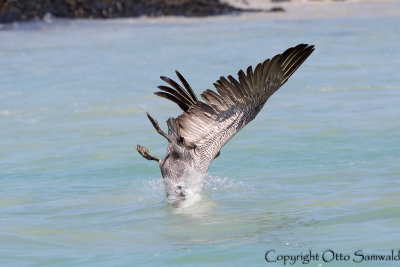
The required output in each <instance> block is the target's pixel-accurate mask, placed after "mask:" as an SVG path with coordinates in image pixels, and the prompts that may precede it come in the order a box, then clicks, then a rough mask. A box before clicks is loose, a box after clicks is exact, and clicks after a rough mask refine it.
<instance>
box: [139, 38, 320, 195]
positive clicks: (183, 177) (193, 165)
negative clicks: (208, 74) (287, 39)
mask: <svg viewBox="0 0 400 267" xmlns="http://www.w3.org/2000/svg"><path fill="white" fill-rule="evenodd" d="M313 50H314V46H309V45H306V44H300V45H298V46H296V47H292V48H289V49H287V50H286V51H285V52H284V53H282V54H279V55H276V56H275V57H273V58H272V59H267V60H265V61H264V62H263V63H260V64H258V65H257V66H256V67H255V69H254V71H253V69H252V67H251V66H250V67H248V68H247V70H246V73H245V72H244V71H242V70H241V71H239V72H238V79H235V78H233V77H232V76H228V78H225V77H220V79H219V80H218V81H217V82H216V83H214V86H215V88H216V90H217V92H214V91H212V90H209V89H207V90H205V91H204V92H203V93H202V94H201V97H202V99H203V100H204V102H203V101H199V100H198V99H197V97H196V95H195V94H194V92H193V90H192V88H191V87H190V85H189V84H188V83H187V81H186V80H185V79H184V78H183V76H182V75H181V74H180V73H179V72H176V73H177V76H178V78H179V80H180V81H181V83H182V85H183V87H182V86H180V85H179V84H178V83H176V82H175V81H173V80H171V79H169V78H166V77H163V76H162V77H161V79H162V80H164V81H165V82H166V83H168V84H169V85H170V86H171V87H167V86H159V87H158V88H159V89H160V90H161V91H160V92H156V93H155V94H156V95H158V96H161V97H164V98H167V99H169V100H171V101H173V102H174V103H176V104H177V105H178V106H179V107H180V108H181V109H182V110H183V114H181V115H180V116H178V117H177V118H170V119H168V121H167V125H168V134H166V133H164V132H163V131H162V130H161V128H160V126H159V125H158V123H157V121H155V120H154V119H153V118H152V117H151V116H150V115H149V114H147V115H148V117H149V119H150V121H151V122H152V124H153V126H154V127H155V128H156V130H157V131H158V132H159V133H160V134H161V135H163V136H164V137H165V138H167V140H168V148H167V153H166V156H165V158H164V159H163V160H160V159H158V158H155V157H152V156H150V155H149V153H148V151H147V149H146V148H144V147H142V146H140V145H138V147H137V149H138V151H139V153H140V154H142V156H144V157H145V158H147V159H153V160H157V161H159V163H160V169H161V173H162V175H163V177H164V179H165V180H166V181H167V195H175V196H177V197H181V198H184V197H185V188H184V187H185V185H182V184H180V182H181V181H188V180H190V177H187V176H190V175H191V173H193V175H194V173H196V175H205V174H206V172H207V170H208V168H209V166H210V164H211V162H212V161H213V160H214V158H215V157H217V156H218V155H219V152H220V150H221V148H222V147H223V146H224V145H225V144H226V143H227V142H228V141H229V140H230V139H231V138H232V137H233V136H234V135H235V134H236V133H238V132H239V131H240V130H241V129H242V128H243V127H244V126H246V125H247V124H248V123H249V122H250V121H252V120H253V119H254V118H255V117H256V116H257V114H258V113H259V112H260V110H261V109H262V107H263V106H264V104H265V102H266V101H267V100H268V98H269V97H270V96H271V95H272V94H273V93H274V92H276V91H277V90H278V89H279V88H280V87H281V86H282V85H283V84H284V83H285V82H286V81H287V80H288V79H289V77H290V76H291V75H292V74H293V73H294V72H295V71H296V70H297V68H298V67H300V65H301V64H302V63H303V62H304V61H305V60H306V59H307V57H308V56H309V55H310V54H311V53H312V52H313ZM144 150H146V151H144Z"/></svg>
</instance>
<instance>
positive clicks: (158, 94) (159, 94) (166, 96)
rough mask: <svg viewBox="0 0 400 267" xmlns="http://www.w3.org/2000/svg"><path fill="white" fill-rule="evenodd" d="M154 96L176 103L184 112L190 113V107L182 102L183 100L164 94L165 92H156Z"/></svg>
mask: <svg viewBox="0 0 400 267" xmlns="http://www.w3.org/2000/svg"><path fill="white" fill-rule="evenodd" d="M154 94H155V95H157V96H160V97H163V98H166V99H168V100H170V101H172V102H174V103H176V104H177V105H178V106H179V107H180V108H181V109H182V110H183V111H188V109H189V106H188V105H187V104H186V103H184V102H182V101H181V100H179V99H178V98H176V97H175V96H174V95H171V94H168V93H164V92H154Z"/></svg>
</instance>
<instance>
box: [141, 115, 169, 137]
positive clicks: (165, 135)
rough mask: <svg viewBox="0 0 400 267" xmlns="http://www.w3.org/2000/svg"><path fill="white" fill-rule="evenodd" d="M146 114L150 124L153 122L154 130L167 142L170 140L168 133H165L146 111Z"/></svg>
mask: <svg viewBox="0 0 400 267" xmlns="http://www.w3.org/2000/svg"><path fill="white" fill-rule="evenodd" d="M146 114H147V118H149V120H150V122H151V124H153V127H154V128H155V129H156V131H157V132H158V133H159V134H161V135H162V136H164V137H165V138H166V139H167V140H168V142H171V138H170V137H169V135H168V134H166V133H165V132H164V131H163V130H162V129H161V127H160V124H159V123H158V121H156V120H155V119H154V118H153V117H152V116H151V115H150V114H149V113H148V112H146Z"/></svg>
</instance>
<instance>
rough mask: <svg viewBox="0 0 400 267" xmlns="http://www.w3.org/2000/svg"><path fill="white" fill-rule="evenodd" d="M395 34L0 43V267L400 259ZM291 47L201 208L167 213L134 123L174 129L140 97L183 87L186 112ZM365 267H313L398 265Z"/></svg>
mask: <svg viewBox="0 0 400 267" xmlns="http://www.w3.org/2000/svg"><path fill="white" fill-rule="evenodd" d="M399 25H400V18H375V19H351V18H347V19H343V18H342V19H313V20H278V21H273V20H268V19H265V18H264V17H263V16H257V17H251V16H237V17H235V16H232V17H222V18H209V19H199V20H184V19H177V20H173V19H172V20H138V21H135V20H114V21H68V20H67V21H63V20H56V21H54V22H53V23H51V24H46V23H28V24H22V25H20V26H19V27H18V28H15V27H14V28H13V27H12V28H10V29H4V30H2V31H0V148H1V149H0V265H1V266H135V265H143V266H145V265H183V264H192V265H197V264H214V265H216V266H221V265H224V266H243V265H245V264H250V265H252V266H253V265H256V266H257V265H259V266H262V265H267V266H272V265H274V264H267V263H266V262H265V259H264V254H265V252H266V251H267V250H272V249H273V250H275V251H276V255H277V254H290V255H296V254H300V253H302V252H303V253H307V252H308V251H309V250H310V249H311V250H312V251H313V252H316V253H320V254H322V253H323V252H324V251H326V250H327V249H331V250H334V251H335V252H338V253H339V252H342V253H343V254H349V255H351V256H352V257H353V253H354V252H355V251H357V250H360V249H362V250H363V252H364V253H378V252H379V253H390V251H391V250H392V249H394V250H396V251H397V250H399V249H400V241H399V240H400V230H399V229H400V205H399V204H400V179H399V178H400V57H399V55H400V46H399V42H400V35H399V32H400V27H399ZM298 43H309V44H314V45H315V46H316V50H315V52H314V53H313V54H312V55H311V56H310V58H309V59H308V60H307V61H306V63H305V64H304V65H303V66H302V67H301V68H300V69H299V70H298V71H297V72H296V73H295V74H294V75H293V76H292V77H291V79H290V80H289V81H288V83H287V84H286V85H285V86H284V87H283V88H281V89H280V90H279V91H278V92H277V93H276V94H275V95H274V96H272V97H271V99H270V100H269V102H268V103H267V104H266V106H265V107H264V109H263V110H262V112H261V113H260V114H259V115H258V117H257V118H256V119H255V120H254V121H253V122H252V123H250V124H249V125H248V126H247V127H246V128H245V129H244V130H243V131H242V132H240V133H239V134H238V135H237V136H235V137H234V139H232V140H231V141H230V142H229V143H228V144H227V145H226V146H225V147H224V148H223V150H222V151H221V156H220V157H219V158H218V159H216V160H215V161H214V162H213V164H212V165H211V168H210V170H209V175H208V177H207V178H206V182H205V189H204V193H203V196H202V199H201V200H200V201H198V202H196V203H194V204H192V205H190V206H188V207H184V208H173V207H172V206H171V205H170V204H168V203H167V202H166V201H165V199H164V188H163V183H162V179H161V175H160V172H159V169H158V166H157V165H156V164H155V163H154V162H149V161H146V160H144V159H143V158H141V157H140V155H139V154H138V153H137V152H136V151H135V148H134V147H135V145H136V144H137V143H140V144H143V145H146V146H147V147H148V148H149V150H150V151H151V152H152V154H155V155H158V156H161V157H162V156H163V155H164V153H165V149H166V145H167V144H166V142H165V140H164V139H163V138H162V137H161V136H160V135H158V134H157V133H156V132H155V131H154V129H153V128H152V126H151V124H150V123H149V121H148V120H147V118H146V116H145V112H146V111H149V112H150V113H151V114H152V115H153V116H155V117H156V118H157V119H158V120H159V121H160V122H162V125H163V127H164V128H165V123H164V122H165V120H166V119H167V118H168V117H170V116H177V115H178V114H179V113H180V111H179V109H178V107H177V106H175V105H174V104H173V103H170V102H169V101H165V100H164V99H161V98H159V97H157V96H155V95H153V91H155V89H156V86H157V85H160V84H162V82H161V80H160V79H159V76H160V75H166V76H171V77H173V76H174V70H175V69H178V70H180V71H181V73H182V74H183V75H184V76H185V77H186V79H187V80H188V81H189V82H190V83H191V85H192V87H193V88H195V91H196V93H197V94H199V93H200V92H201V91H203V90H204V89H207V88H211V86H212V83H213V82H214V81H215V80H217V79H218V78H219V76H221V75H229V74H236V72H237V71H238V70H239V69H241V68H245V67H247V66H248V65H251V64H252V65H255V64H256V63H258V62H260V61H263V60H265V59H266V58H268V57H271V56H273V55H275V54H277V53H280V52H283V51H284V50H285V49H286V48H288V47H290V46H294V45H296V44H298ZM173 78H174V77H173ZM361 264H362V265H361ZM361 264H356V263H354V262H352V261H351V260H350V261H347V262H346V261H335V262H331V263H325V262H324V261H321V260H320V261H313V262H311V263H309V264H308V266H342V265H343V266H379V265H381V264H382V265H385V266H398V265H399V261H397V262H396V261H389V262H371V261H370V262H363V263H361ZM296 265H297V266H302V265H301V264H299V263H296ZM274 266H284V265H283V263H282V262H277V263H276V264H275V265H274Z"/></svg>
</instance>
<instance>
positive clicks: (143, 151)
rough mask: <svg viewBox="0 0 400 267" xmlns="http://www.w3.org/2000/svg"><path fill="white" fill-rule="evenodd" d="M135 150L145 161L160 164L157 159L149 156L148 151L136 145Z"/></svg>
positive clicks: (159, 160)
mask: <svg viewBox="0 0 400 267" xmlns="http://www.w3.org/2000/svg"><path fill="white" fill-rule="evenodd" d="M136 150H137V151H138V152H139V154H140V155H142V156H143V157H144V158H145V159H148V160H155V161H157V162H158V163H161V159H160V158H159V157H153V156H152V155H150V152H149V150H148V149H147V148H146V147H144V146H141V145H137V146H136Z"/></svg>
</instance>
